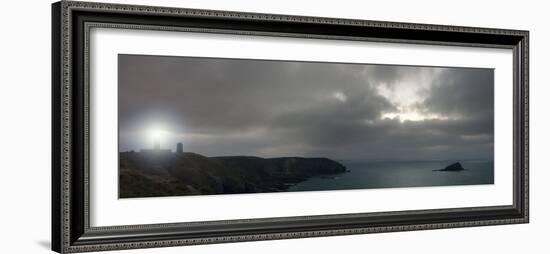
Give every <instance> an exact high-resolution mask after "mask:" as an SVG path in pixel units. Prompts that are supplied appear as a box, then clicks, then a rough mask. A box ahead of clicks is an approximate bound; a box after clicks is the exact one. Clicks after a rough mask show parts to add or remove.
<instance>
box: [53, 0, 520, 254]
mask: <svg viewBox="0 0 550 254" xmlns="http://www.w3.org/2000/svg"><path fill="white" fill-rule="evenodd" d="M52 13H53V15H52V31H53V34H52V55H53V57H52V59H53V61H52V66H53V68H52V91H53V93H52V94H53V99H52V102H53V105H52V108H53V109H52V111H53V113H52V115H53V119H52V134H53V135H52V136H53V141H52V151H53V152H52V249H53V250H55V251H57V252H62V253H71V252H88V251H102V250H116V249H132V248H150V247H166V246H180V245H192V244H206V243H221V242H236V241H256V240H271V239H285V238H297V237H321V236H332V235H343V234H364V233H376V232H393V231H403V230H421V229H437V228H452V227H470V226H485V225H497V224H515V223H527V222H528V218H529V215H528V214H529V213H528V203H529V202H528V201H529V195H528V194H529V185H528V145H529V142H528V141H529V140H528V71H529V64H528V55H529V54H528V34H529V33H528V31H518V30H505V29H492V28H475V27H456V26H444V25H426V24H411V23H395V22H382V21H366V20H348V19H333V18H319V17H302V16H285V15H273V14H257V13H238V12H226V11H211V10H196V9H180V8H169V7H152V6H135V5H121V4H104V3H87V2H72V1H61V2H57V3H54V4H53V6H52Z"/></svg>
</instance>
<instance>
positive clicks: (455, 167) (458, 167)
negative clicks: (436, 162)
mask: <svg viewBox="0 0 550 254" xmlns="http://www.w3.org/2000/svg"><path fill="white" fill-rule="evenodd" d="M462 170H465V168H463V167H462V165H461V164H460V162H455V163H453V164H451V165H449V166H446V167H445V168H442V169H436V170H434V171H462Z"/></svg>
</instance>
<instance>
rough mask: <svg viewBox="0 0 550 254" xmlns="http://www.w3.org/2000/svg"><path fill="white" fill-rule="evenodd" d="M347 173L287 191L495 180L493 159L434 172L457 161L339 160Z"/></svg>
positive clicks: (491, 181)
mask: <svg viewBox="0 0 550 254" xmlns="http://www.w3.org/2000/svg"><path fill="white" fill-rule="evenodd" d="M339 162H340V163H341V164H343V165H344V166H346V168H347V169H348V172H345V173H341V174H336V175H325V176H318V177H313V178H310V179H308V180H306V181H303V182H300V183H297V184H295V185H293V186H291V187H290V188H289V189H288V190H287V191H319V190H350V189H375V188H399V187H426V186H452V185H477V184H493V183H494V161H487V160H467V161H460V164H462V167H463V168H465V170H462V171H434V170H438V169H442V168H445V167H446V166H448V165H450V164H453V163H455V162H457V161H389V162H388V161H384V162H358V161H355V162H354V161H339Z"/></svg>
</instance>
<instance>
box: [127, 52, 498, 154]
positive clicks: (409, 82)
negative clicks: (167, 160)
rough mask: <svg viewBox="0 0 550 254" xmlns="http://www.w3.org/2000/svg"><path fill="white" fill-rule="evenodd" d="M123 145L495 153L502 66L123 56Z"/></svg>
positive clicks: (229, 150) (228, 150)
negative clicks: (154, 134)
mask: <svg viewBox="0 0 550 254" xmlns="http://www.w3.org/2000/svg"><path fill="white" fill-rule="evenodd" d="M118 75H119V84H118V85H119V90H118V93H119V94H118V96H119V132H120V133H119V134H120V135H119V137H120V140H119V144H120V147H119V150H120V151H129V150H139V149H140V148H150V147H151V146H152V143H153V141H152V138H151V137H150V135H148V132H150V131H151V130H152V129H161V130H163V131H164V134H163V136H162V137H161V146H162V147H163V148H172V149H175V144H176V143H177V142H182V143H183V146H184V147H183V149H184V151H189V152H195V153H199V154H202V155H205V156H220V155H252V156H260V157H282V156H304V157H328V158H332V159H350V160H359V159H361V160H446V159H454V160H458V159H491V160H492V158H493V119H494V116H493V114H494V105H493V103H494V96H493V70H491V69H474V68H443V67H415V66H394V65H365V64H340V63H317V62H292V61H264V60H242V59H241V60H239V59H217V58H190V57H163V56H140V55H119V73H118Z"/></svg>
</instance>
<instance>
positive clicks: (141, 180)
mask: <svg viewBox="0 0 550 254" xmlns="http://www.w3.org/2000/svg"><path fill="white" fill-rule="evenodd" d="M343 172H346V168H345V167H344V166H343V165H341V164H340V163H338V162H336V161H333V160H330V159H326V158H299V157H283V158H270V159H264V158H259V157H250V156H227V157H206V156H202V155H200V154H196V153H164V154H162V153H158V154H156V153H138V152H121V153H120V171H119V197H120V198H134V197H160V196H182V195H211V194H235V193H259V192H279V191H285V190H287V189H288V188H289V187H290V186H292V185H294V184H296V183H299V182H302V181H305V180H307V179H309V178H311V177H314V176H323V175H332V174H338V173H343Z"/></svg>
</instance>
